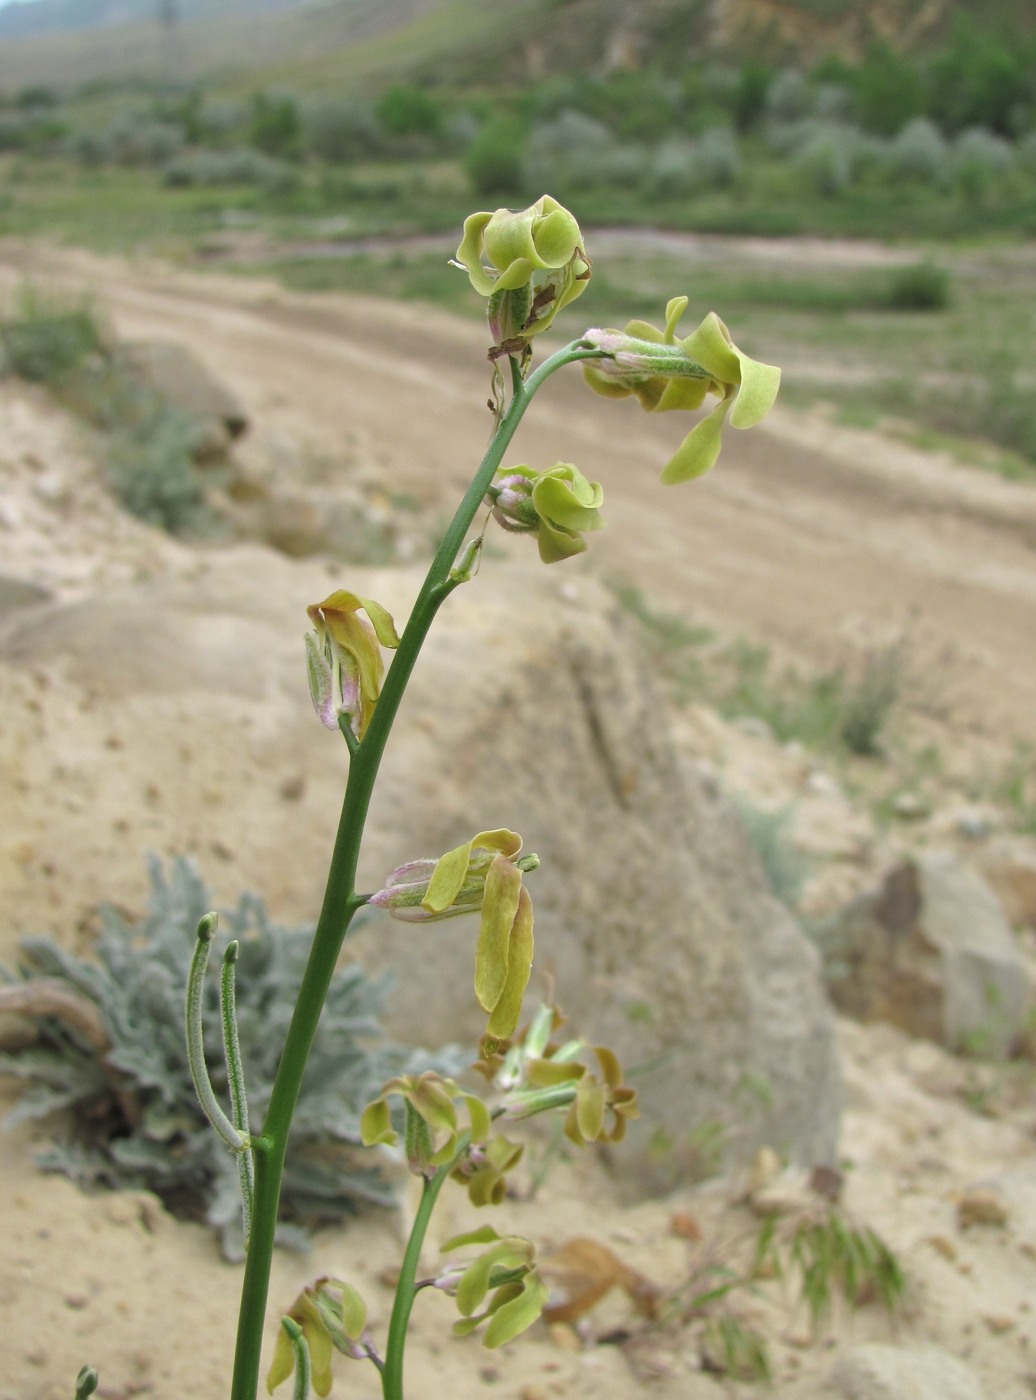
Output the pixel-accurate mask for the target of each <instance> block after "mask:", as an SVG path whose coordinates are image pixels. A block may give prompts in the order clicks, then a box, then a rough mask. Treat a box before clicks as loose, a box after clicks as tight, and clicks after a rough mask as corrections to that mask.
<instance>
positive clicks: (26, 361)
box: [0, 286, 102, 384]
mask: <svg viewBox="0 0 1036 1400" xmlns="http://www.w3.org/2000/svg"><path fill="white" fill-rule="evenodd" d="M0 340H2V343H3V348H4V355H5V358H6V361H7V366H8V368H9V370H10V371H11V372H12V373H13V374H17V375H19V376H20V377H21V378H22V379H29V380H33V381H34V382H36V383H40V384H58V383H60V381H61V380H62V379H63V378H64V377H65V376H66V375H68V374H69V373H70V372H71V371H72V370H74V369H75V368H76V367H77V366H79V365H80V364H82V363H83V362H84V361H85V360H87V359H88V358H89V357H90V356H91V355H93V354H94V353H96V351H97V350H98V349H99V348H100V346H101V343H102V332H101V325H100V322H99V320H98V318H97V315H96V313H95V312H94V310H93V307H92V306H91V304H90V302H89V301H87V300H82V301H79V302H78V303H75V304H69V303H68V302H67V301H63V300H61V299H60V298H58V297H54V296H48V295H46V294H44V293H41V292H39V291H38V290H37V289H36V288H35V287H32V286H26V287H23V288H22V290H21V291H20V293H19V294H18V300H17V305H16V309H15V311H14V313H13V315H11V316H8V317H6V318H5V319H3V320H2V321H0Z"/></svg>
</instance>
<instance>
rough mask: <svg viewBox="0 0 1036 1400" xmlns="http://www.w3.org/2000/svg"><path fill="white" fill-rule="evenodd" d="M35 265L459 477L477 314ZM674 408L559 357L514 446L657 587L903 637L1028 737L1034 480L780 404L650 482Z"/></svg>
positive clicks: (921, 673) (475, 392) (296, 426)
mask: <svg viewBox="0 0 1036 1400" xmlns="http://www.w3.org/2000/svg"><path fill="white" fill-rule="evenodd" d="M26 273H31V274H32V275H33V276H34V277H36V278H39V279H42V278H44V277H45V278H47V280H48V281H53V282H62V283H64V282H67V283H68V284H69V285H70V286H74V287H76V288H83V287H86V288H89V289H91V290H93V291H95V292H96V294H97V296H98V299H99V301H100V303H101V305H102V306H103V307H104V308H105V309H106V310H107V311H108V312H109V313H110V315H111V316H112V318H113V320H114V322H115V324H116V327H117V329H118V331H119V332H120V333H121V334H123V335H126V336H134V337H137V336H167V337H171V338H176V339H179V340H181V341H183V342H185V343H186V344H188V345H189V346H191V347H192V348H193V349H194V350H195V351H196V353H197V354H198V355H199V356H200V357H201V358H202V359H203V360H204V361H206V362H207V363H208V364H209V365H210V366H211V368H212V369H214V370H215V371H216V372H218V373H219V374H220V375H221V376H222V377H223V378H224V379H225V380H226V381H227V382H228V383H229V384H230V385H231V387H232V388H233V389H234V390H235V391H236V392H237V393H238V395H239V396H240V398H241V399H242V400H243V402H244V403H245V405H246V407H247V408H248V410H249V411H250V414H251V416H252V419H253V422H254V423H255V424H256V425H257V427H259V428H262V429H263V430H266V431H271V432H280V431H284V432H290V433H291V434H293V435H295V436H297V437H298V436H301V437H302V438H303V439H305V440H308V441H309V442H311V443H312V444H313V445H314V446H315V447H317V448H319V449H322V450H326V451H329V452H331V453H334V452H335V451H336V450H337V449H338V448H339V447H340V445H341V443H343V442H346V441H348V442H350V443H352V444H353V448H354V450H360V451H361V452H362V451H365V452H368V453H369V454H371V455H372V456H374V457H376V458H377V459H378V460H380V461H382V462H385V463H387V464H389V465H390V466H391V467H392V469H393V471H395V472H397V473H398V478H399V484H400V489H401V490H416V491H418V492H422V493H428V494H429V495H431V496H434V497H438V496H439V495H440V488H442V487H444V486H445V484H446V483H447V482H449V483H455V484H456V485H457V486H460V485H462V484H463V482H464V481H465V480H466V477H467V474H468V473H469V472H470V469H471V467H472V464H473V463H474V462H475V461H476V460H477V458H478V456H479V454H480V452H481V450H482V447H483V445H484V442H485V437H486V434H487V431H488V426H489V418H488V414H486V413H484V412H480V406H481V404H482V403H483V402H484V401H485V397H486V391H487V367H486V363H485V361H484V359H483V358H482V341H483V337H482V335H481V334H480V331H479V329H478V328H477V327H475V326H473V325H471V324H468V323H466V322H460V321H456V320H453V319H451V318H448V317H446V316H445V315H442V314H440V313H437V312H435V311H432V310H429V309H427V308H423V307H420V306H418V305H409V306H403V305H398V304H392V305H388V304H385V303H380V302H376V301H367V300H364V299H345V298H335V297H328V296H324V297H302V296H297V295H292V294H289V293H285V292H282V291H280V290H279V289H277V288H276V287H274V286H272V285H271V284H268V283H256V282H242V281H235V280H232V279H228V278H225V277H217V276H202V275H190V274H184V273H174V272H170V271H168V270H162V269H156V268H148V267H143V266H136V265H130V266H127V265H125V264H119V263H113V262H104V261H101V260H97V259H92V258H88V257H87V256H85V255H81V254H73V253H65V252H61V253H57V252H51V253H41V252H39V251H34V252H31V253H30V252H28V251H23V252H21V253H19V252H17V251H12V250H7V252H6V255H5V256H4V257H3V260H2V262H0V279H2V281H6V282H8V284H9V285H14V283H15V282H16V281H17V280H18V279H19V278H21V277H24V275H25V274H26ZM586 304H587V314H588V315H592V295H590V296H588V297H587V299H586ZM685 430H686V427H685V424H684V423H683V422H682V421H681V420H680V419H679V418H678V417H676V416H675V415H664V416H662V417H659V418H658V419H655V418H649V417H647V416H645V415H644V414H642V413H641V412H640V410H639V409H638V408H637V407H636V406H635V405H633V404H632V403H611V402H605V401H603V400H601V399H598V398H596V397H594V396H592V395H591V394H590V393H589V392H587V391H586V390H585V388H584V387H583V385H582V382H581V376H580V375H579V374H578V371H576V370H569V371H567V372H566V374H565V375H564V376H558V378H556V379H555V380H553V381H552V382H551V383H550V384H548V385H547V387H546V388H545V390H544V392H543V393H542V395H541V396H540V399H539V400H538V402H537V405H536V406H535V408H534V409H533V411H532V413H531V414H530V417H529V419H528V420H527V421H526V423H524V424H523V425H522V427H521V428H520V429H519V434H518V438H517V440H516V447H515V454H514V456H513V458H512V460H516V461H531V462H536V463H539V462H544V461H552V460H556V459H562V460H571V461H575V462H577V463H578V464H579V465H580V466H581V467H582V469H583V470H584V471H586V472H587V474H588V475H591V476H593V477H595V478H597V479H599V480H600V481H601V482H602V483H603V484H604V487H605V492H606V515H607V518H608V521H609V529H608V530H607V531H606V532H605V533H604V534H602V535H601V536H598V537H597V538H596V539H595V540H594V541H593V556H594V559H595V561H598V562H603V564H604V566H605V567H607V568H608V569H610V570H612V571H614V572H616V573H622V574H624V575H627V576H629V577H630V578H631V579H633V580H635V581H636V582H637V584H638V585H639V586H640V587H641V588H642V589H643V590H644V592H645V593H646V594H647V595H648V596H649V597H651V598H653V599H655V600H657V602H658V604H659V605H661V606H664V607H666V608H668V609H672V610H675V611H681V612H684V613H685V614H687V615H688V616H690V617H693V618H695V619H697V620H701V621H706V622H715V623H717V624H719V625H720V626H721V627H722V628H723V629H724V630H725V631H729V632H734V633H737V634H741V635H744V636H746V637H749V638H751V639H753V640H755V641H768V642H769V643H770V644H771V645H774V646H775V647H776V649H777V650H778V652H779V653H780V654H783V655H786V656H791V657H794V658H797V659H800V660H802V661H804V662H808V663H815V664H817V665H820V666H830V665H832V664H836V663H839V662H844V661H847V660H851V659H852V657H853V655H854V653H857V654H858V653H859V651H860V650H861V649H862V648H865V647H867V646H873V645H883V644H886V643H888V642H891V641H897V640H902V641H903V642H904V643H905V646H904V654H905V656H906V658H907V664H908V670H909V674H910V675H911V677H912V680H913V682H914V690H915V693H916V694H917V695H919V696H920V697H921V699H922V700H923V702H924V703H925V704H926V705H927V706H929V707H932V706H934V707H935V708H936V709H937V710H938V712H939V714H940V716H941V717H942V718H943V719H946V720H948V721H949V722H950V723H951V726H952V728H953V729H954V730H956V731H957V732H958V733H961V732H962V731H971V732H972V733H974V734H975V735H976V737H978V736H979V735H981V734H985V735H988V736H996V737H998V738H1001V739H1002V738H1005V737H1011V738H1018V739H1026V738H1032V739H1036V724H1034V722H1033V719H1032V707H1031V701H1030V697H1031V696H1032V694H1033V693H1034V692H1036V647H1034V646H1033V645H1032V639H1033V637H1034V635H1036V490H1033V489H1032V488H1030V487H1028V486H1026V485H1023V484H1019V483H1012V482H1007V481H1003V480H1000V479H999V478H996V477H993V476H989V475H986V474H984V473H982V472H980V471H978V470H976V469H971V468H964V467H959V466H955V465H953V464H952V463H950V462H949V461H948V460H944V459H942V458H938V457H935V456H932V455H930V454H924V453H920V452H916V451H913V450H910V449H907V448H905V447H902V446H900V445H898V444H895V443H892V442H890V441H888V440H887V439H884V438H879V437H877V436H874V435H870V434H865V433H862V432H858V431H851V430H847V429H843V428H839V427H835V426H833V425H831V424H829V423H826V422H823V421H821V420H820V419H818V418H807V417H803V416H799V415H793V414H791V413H788V412H782V411H781V410H779V409H778V410H777V411H775V412H774V414H773V415H771V418H770V419H768V420H767V422H766V424H764V425H763V426H762V427H760V428H756V429H754V430H752V431H751V432H748V433H737V432H733V431H729V430H728V432H727V434H726V441H725V446H724V455H723V458H722V460H721V463H720V467H719V469H718V470H717V471H715V472H714V473H712V475H711V476H710V477H708V478H706V479H705V480H703V481H701V482H699V483H697V484H695V485H694V486H689V487H684V488H678V489H665V488H662V487H660V486H658V484H657V482H656V479H655V478H656V476H657V472H658V470H659V468H660V467H661V466H662V464H663V463H664V462H665V461H666V460H667V458H668V456H669V455H670V453H671V452H672V450H673V449H674V448H675V446H676V444H677V442H678V441H679V438H680V435H681V433H682V431H685Z"/></svg>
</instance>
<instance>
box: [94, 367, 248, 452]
mask: <svg viewBox="0 0 1036 1400" xmlns="http://www.w3.org/2000/svg"><path fill="white" fill-rule="evenodd" d="M115 365H116V368H117V369H118V371H119V372H120V373H121V374H123V375H125V376H126V378H127V379H129V380H131V381H134V382H136V383H137V384H139V385H141V386H142V387H143V388H145V389H147V390H149V391H150V392H151V393H152V394H155V395H156V396H157V397H158V398H159V399H160V400H161V401H162V402H163V403H165V404H168V405H169V406H170V407H171V408H175V409H178V410H179V411H180V412H181V413H183V414H184V415H186V417H188V418H189V419H190V420H191V421H192V422H193V423H194V424H195V438H194V449H193V450H194V455H195V456H196V457H198V458H199V459H201V460H204V459H206V458H209V457H219V456H221V455H222V454H223V453H224V452H225V451H226V450H227V448H228V447H229V446H230V444H231V442H232V441H233V440H234V439H235V438H238V437H240V436H241V434H242V433H243V432H245V430H246V429H247V427H248V419H247V417H246V415H245V411H244V409H243V408H242V407H241V404H240V403H239V402H238V400H237V398H236V397H235V396H234V395H233V394H232V393H231V391H230V390H229V389H228V388H227V386H226V385H225V384H224V383H223V382H222V381H221V380H219V379H217V378H216V376H215V375H214V374H213V373H212V371H211V370H210V369H209V368H208V367H207V366H206V365H204V364H202V362H201V361H200V360H199V359H198V357H197V356H196V355H194V354H193V353H192V352H191V351H190V350H188V349H187V347H186V346H184V345H181V344H180V343H179V341H175V340H130V341H126V342H125V343H123V344H122V345H120V346H118V348H117V349H116V351H115Z"/></svg>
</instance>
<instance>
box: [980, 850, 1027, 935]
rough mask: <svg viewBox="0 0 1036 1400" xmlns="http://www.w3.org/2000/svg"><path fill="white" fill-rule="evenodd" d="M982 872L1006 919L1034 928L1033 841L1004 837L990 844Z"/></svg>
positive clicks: (983, 860)
mask: <svg viewBox="0 0 1036 1400" xmlns="http://www.w3.org/2000/svg"><path fill="white" fill-rule="evenodd" d="M982 874H983V876H984V877H985V879H986V880H987V881H988V882H989V884H990V886H991V887H992V889H993V890H994V891H995V892H996V895H997V898H998V899H999V900H1000V903H1001V904H1002V906H1003V910H1004V913H1005V915H1006V916H1007V919H1008V921H1009V922H1010V923H1011V924H1012V925H1013V926H1015V927H1016V928H1019V927H1020V928H1031V929H1036V843H1034V842H1033V841H1030V840H1026V839H1025V838H1018V837H1013V838H1012V837H1005V838H1001V839H999V840H998V841H995V842H993V843H991V844H990V846H989V847H988V848H987V850H986V852H985V854H984V855H983V859H982Z"/></svg>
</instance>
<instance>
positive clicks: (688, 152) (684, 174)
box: [647, 137, 707, 199]
mask: <svg viewBox="0 0 1036 1400" xmlns="http://www.w3.org/2000/svg"><path fill="white" fill-rule="evenodd" d="M706 183H707V175H706V171H705V167H704V165H703V164H702V161H701V157H700V155H699V152H698V144H697V142H696V141H691V140H689V139H688V138H686V137H674V138H673V139H672V140H670V141H663V142H662V143H661V145H660V146H659V147H658V149H657V150H656V151H655V153H654V155H653V156H652V158H651V162H650V164H649V166H648V169H647V188H648V190H649V192H650V193H651V194H652V195H654V196H655V197H656V198H661V199H679V198H680V197H685V196H687V195H691V194H694V193H695V191H696V190H700V189H701V188H702V187H703V186H704V185H705V184H706Z"/></svg>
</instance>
